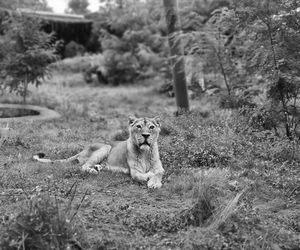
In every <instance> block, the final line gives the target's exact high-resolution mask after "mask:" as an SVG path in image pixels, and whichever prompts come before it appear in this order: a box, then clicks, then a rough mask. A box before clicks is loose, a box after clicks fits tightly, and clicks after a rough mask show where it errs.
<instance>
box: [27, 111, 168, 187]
mask: <svg viewBox="0 0 300 250" xmlns="http://www.w3.org/2000/svg"><path fill="white" fill-rule="evenodd" d="M159 132H160V119H159V117H154V118H136V117H133V116H130V117H129V138H128V139H127V140H126V141H123V142H118V143H113V144H110V145H109V144H105V143H97V144H93V145H90V146H88V147H86V148H85V149H84V150H83V151H81V152H80V153H78V154H77V155H74V156H72V157H70V158H68V159H62V160H50V159H44V158H42V157H43V154H38V155H35V156H33V158H34V159H35V160H37V161H40V162H71V161H77V162H79V163H81V164H83V165H82V167H81V169H82V170H83V171H86V172H89V173H93V174H97V173H98V172H99V171H100V170H101V169H107V170H111V171H114V172H123V173H126V174H130V176H131V177H132V178H133V179H135V180H138V181H141V182H147V186H148V187H149V188H160V187H161V186H162V183H161V181H162V176H163V173H164V169H163V167H162V164H161V161H160V158H159V153H158V144H157V139H158V136H159Z"/></svg>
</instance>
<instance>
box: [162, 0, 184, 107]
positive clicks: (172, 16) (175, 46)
mask: <svg viewBox="0 0 300 250" xmlns="http://www.w3.org/2000/svg"><path fill="white" fill-rule="evenodd" d="M163 1H164V8H165V16H166V23H167V30H168V41H169V47H170V52H171V57H172V69H173V81H174V92H175V97H176V104H177V112H178V113H182V112H186V111H189V100H188V94H187V86H186V79H185V69H184V58H183V48H182V46H181V42H180V39H179V37H176V36H177V34H176V33H178V32H179V31H180V29H181V28H180V23H179V20H178V14H177V0H163ZM175 38H176V39H175Z"/></svg>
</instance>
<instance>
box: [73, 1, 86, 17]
mask: <svg viewBox="0 0 300 250" xmlns="http://www.w3.org/2000/svg"><path fill="white" fill-rule="evenodd" d="M88 6H89V2H88V0H70V2H69V4H68V7H69V10H70V13H73V14H86V13H87V12H88V9H87V7H88Z"/></svg>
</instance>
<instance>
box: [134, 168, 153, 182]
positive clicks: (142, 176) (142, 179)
mask: <svg viewBox="0 0 300 250" xmlns="http://www.w3.org/2000/svg"><path fill="white" fill-rule="evenodd" d="M130 175H131V177H132V179H135V180H137V181H140V182H145V181H148V180H149V179H150V178H152V177H153V176H154V174H153V173H152V172H148V173H142V172H140V171H138V170H135V169H131V170H130Z"/></svg>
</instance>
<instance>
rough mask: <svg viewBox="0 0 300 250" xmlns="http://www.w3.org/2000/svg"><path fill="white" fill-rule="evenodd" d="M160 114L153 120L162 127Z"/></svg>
mask: <svg viewBox="0 0 300 250" xmlns="http://www.w3.org/2000/svg"><path fill="white" fill-rule="evenodd" d="M160 120H161V119H160V115H157V116H155V117H154V118H153V121H154V122H155V123H156V124H157V125H158V126H159V127H160Z"/></svg>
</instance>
